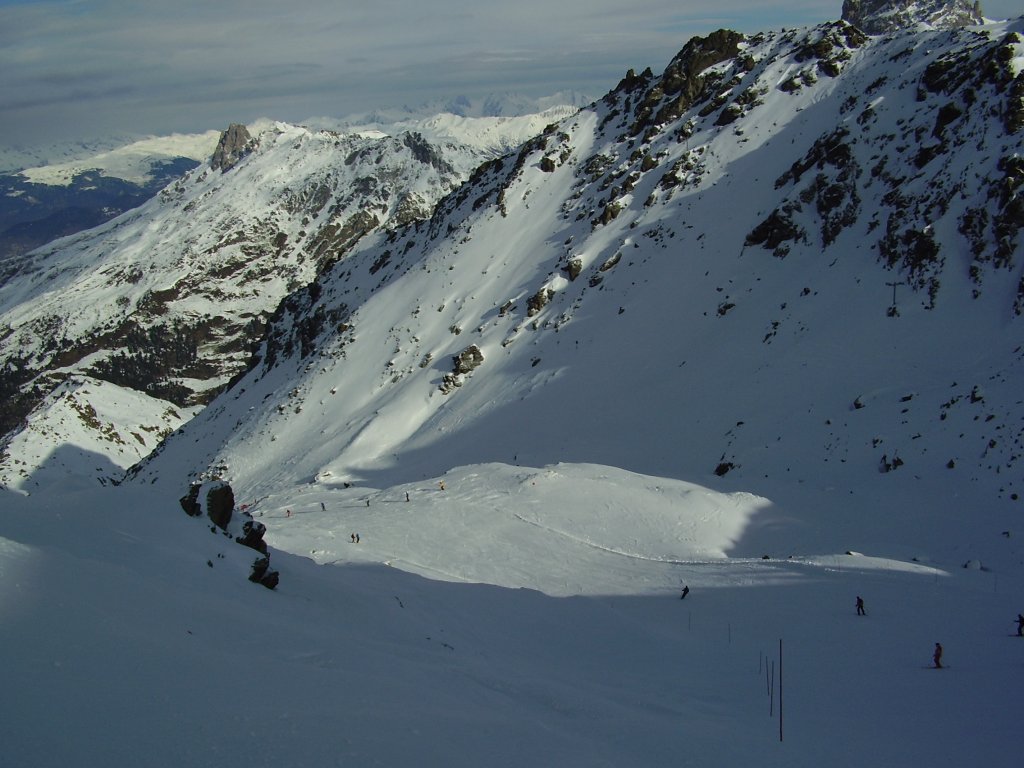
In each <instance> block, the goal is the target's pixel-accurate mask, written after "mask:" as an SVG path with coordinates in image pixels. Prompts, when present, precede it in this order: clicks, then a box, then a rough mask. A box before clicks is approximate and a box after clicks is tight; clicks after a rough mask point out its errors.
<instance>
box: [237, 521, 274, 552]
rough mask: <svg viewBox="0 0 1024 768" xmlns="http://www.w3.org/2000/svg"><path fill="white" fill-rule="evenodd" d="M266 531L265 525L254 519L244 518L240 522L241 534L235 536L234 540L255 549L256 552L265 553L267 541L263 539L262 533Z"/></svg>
mask: <svg viewBox="0 0 1024 768" xmlns="http://www.w3.org/2000/svg"><path fill="white" fill-rule="evenodd" d="M266 532H267V526H265V525H264V524H263V523H259V522H257V521H255V520H246V521H245V522H244V523H242V535H241V536H236V537H235V541H237V542H238V543H239V544H241V545H242V546H243V547H249V549H255V550H256V551H257V552H262V553H263V554H264V555H265V554H267V542H265V541H264V540H263V534H265V533H266Z"/></svg>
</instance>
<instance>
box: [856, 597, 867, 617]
mask: <svg viewBox="0 0 1024 768" xmlns="http://www.w3.org/2000/svg"><path fill="white" fill-rule="evenodd" d="M857 615H858V616H867V615H868V614H867V612H866V611H865V610H864V598H863V597H861V596H860V595H857Z"/></svg>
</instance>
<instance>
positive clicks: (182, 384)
mask: <svg viewBox="0 0 1024 768" xmlns="http://www.w3.org/2000/svg"><path fill="white" fill-rule="evenodd" d="M566 113H567V110H566V109H557V108H556V109H554V110H553V111H551V112H549V113H541V114H536V115H529V116H523V117H518V118H482V119H479V120H476V121H475V120H473V119H470V118H451V119H449V118H444V119H442V118H435V119H433V120H430V121H424V128H425V130H427V131H429V132H430V133H431V135H432V136H435V137H436V138H435V139H434V140H433V143H431V142H430V141H427V140H426V139H425V138H424V136H423V134H422V133H420V132H417V131H410V130H408V128H407V126H405V125H403V126H400V127H398V128H396V129H395V131H394V135H388V134H385V133H382V132H380V131H373V132H360V133H348V134H340V133H337V132H333V131H326V130H312V129H309V128H305V127H299V126H290V125H285V124H276V123H275V124H267V125H262V126H254V128H257V127H262V128H263V130H262V131H261V132H259V133H257V135H256V136H255V137H254V136H252V135H251V134H250V133H249V131H248V129H246V128H244V127H242V126H236V127H233V128H232V129H231V130H229V131H226V132H224V134H223V136H222V137H221V141H220V144H219V145H218V146H217V147H216V148H215V150H214V151H213V154H212V157H211V158H210V160H209V162H206V163H204V164H203V166H202V167H200V168H197V169H195V170H194V171H193V172H191V173H189V174H186V175H185V176H183V177H182V178H180V179H179V180H177V181H176V182H174V183H173V184H171V185H169V186H167V187H166V188H165V189H164V190H163V191H162V192H161V193H160V194H159V195H158V196H157V197H156V198H154V199H152V200H150V201H149V202H148V203H146V204H145V205H143V206H141V207H139V208H137V209H135V210H132V211H130V212H128V213H126V214H124V215H122V216H120V217H118V218H116V219H114V220H112V221H110V222H109V223H107V224H105V225H103V226H101V227H98V228H95V229H91V230H88V231H86V232H82V233H79V234H76V235H73V236H70V237H67V238H64V239H61V240H58V241H56V242H55V243H52V244H50V245H48V246H45V247H43V248H40V249H38V250H36V251H34V252H32V253H31V254H28V255H25V256H22V257H12V258H7V259H4V260H3V261H0V324H2V325H0V327H2V328H3V333H2V336H3V338H2V340H0V359H2V360H3V362H4V367H3V368H2V370H0V391H3V392H4V394H5V399H4V404H3V406H2V407H0V413H2V416H3V419H2V427H3V430H4V431H5V432H6V431H9V430H11V429H15V428H18V429H24V426H25V424H26V423H27V424H31V423H33V422H34V421H36V420H37V419H40V418H44V417H43V413H44V412H46V411H48V410H50V409H51V408H52V403H51V402H49V401H48V400H47V398H48V396H49V394H50V393H51V392H53V391H57V392H65V391H66V390H64V389H60V388H59V385H60V383H61V382H63V381H64V380H65V379H66V378H67V377H69V376H77V375H84V376H87V377H89V378H98V379H101V380H104V381H106V382H108V383H109V384H114V385H118V386H122V387H128V388H131V389H134V390H136V391H137V392H140V393H144V394H145V395H147V396H149V397H151V398H156V399H157V402H155V403H153V407H152V412H153V413H155V414H164V413H167V412H175V413H184V412H191V409H192V408H193V407H194V406H196V405H199V404H202V403H205V402H207V401H208V400H209V399H210V398H211V397H212V396H213V395H214V394H216V393H217V392H218V391H219V390H220V389H222V388H223V387H224V385H226V383H227V382H228V381H229V380H230V379H231V378H232V377H233V376H235V375H237V374H239V373H241V372H242V371H244V370H245V369H246V367H247V366H248V364H249V360H250V355H251V351H252V349H251V348H252V345H253V343H254V342H255V341H257V340H258V339H259V338H260V336H261V334H262V332H263V326H264V324H265V322H266V320H267V318H269V317H270V315H271V314H272V313H273V312H274V311H275V309H276V308H277V305H278V304H279V302H280V301H281V299H282V298H283V297H284V296H285V295H287V294H288V293H290V292H292V291H295V290H297V289H299V288H301V287H303V286H305V285H307V284H308V283H310V282H311V281H312V280H313V279H314V277H315V276H316V275H317V274H319V273H320V272H322V271H323V270H324V269H325V268H326V266H327V265H329V264H330V263H332V262H334V261H336V260H339V259H341V258H342V257H343V256H344V255H345V253H346V252H347V250H348V249H349V248H350V247H352V245H353V244H355V243H356V242H358V241H359V239H360V238H361V237H363V235H365V234H366V233H367V232H371V231H374V230H376V229H378V228H394V227H399V226H402V225H403V224H406V223H408V222H409V221H412V220H414V219H420V218H425V217H429V215H430V213H431V210H432V208H433V206H434V204H435V203H436V202H437V201H438V200H439V199H440V198H441V197H443V196H444V195H445V194H447V193H449V192H451V191H452V190H453V189H455V188H456V187H457V186H458V185H459V184H460V183H461V182H462V181H463V180H464V179H466V178H467V177H468V175H469V173H470V172H471V170H472V169H473V168H474V167H475V166H476V165H478V164H479V163H480V162H481V161H482V160H483V159H486V158H489V157H491V156H492V155H493V154H494V153H495V152H497V151H500V150H501V149H504V148H506V147H507V145H508V143H509V142H511V141H514V142H516V143H518V142H519V141H521V140H522V139H523V138H525V137H528V136H533V135H536V134H537V133H538V132H539V131H540V130H541V129H542V128H543V126H544V125H546V124H547V123H550V122H551V121H553V120H555V119H557V118H558V117H561V116H564V115H565V114H566ZM453 136H455V137H462V138H464V139H465V140H466V141H472V144H469V143H466V142H465V141H463V140H460V139H459V138H451V137H453ZM55 388H57V389H55ZM36 408H42V409H43V410H42V411H39V412H38V413H37V414H36V415H35V416H32V415H30V414H31V413H32V412H33V409H36ZM26 418H27V422H26ZM47 423H50V422H49V421H48V420H47ZM133 424H134V422H133V421H130V423H126V424H118V423H117V421H116V419H115V420H114V421H113V422H109V423H108V422H104V424H103V428H102V431H101V435H93V436H91V437H87V438H83V440H84V441H85V442H84V443H83V442H82V440H79V439H78V438H77V437H76V436H75V434H74V433H66V432H63V431H60V430H58V431H54V430H53V429H52V426H53V425H52V423H51V424H50V428H47V429H46V430H45V433H46V434H48V435H50V436H51V437H50V438H49V441H48V442H52V443H55V444H60V443H62V442H72V443H74V444H76V445H82V446H85V445H90V446H91V445H92V443H93V442H94V441H95V440H97V439H103V438H104V437H112V436H117V439H114V440H113V443H112V445H111V450H112V451H113V453H114V454H116V455H117V456H118V457H119V458H123V455H122V454H121V452H120V449H119V448H117V447H116V446H117V445H119V444H120V443H119V441H123V440H127V434H128V433H129V432H130V431H132V430H134V429H135V427H134V426H133ZM151 426H152V427H153V431H154V432H157V431H160V430H163V429H164V428H165V427H166V426H167V425H166V424H165V422H164V421H163V419H162V417H161V418H160V419H157V420H156V422H154V423H153V424H152V425H151ZM32 431H34V432H38V431H39V430H32ZM6 443H7V445H6V448H5V451H4V452H3V453H2V456H3V458H2V461H0V466H2V467H3V469H2V470H0V474H2V476H3V482H5V483H7V484H11V483H15V484H16V483H19V482H21V481H22V480H23V479H24V478H26V477H27V476H28V475H29V474H31V473H32V472H33V471H34V470H35V469H36V464H34V463H33V462H32V461H30V460H28V458H27V456H25V455H15V454H14V453H12V451H15V449H16V448H17V447H18V446H19V445H23V444H24V443H23V441H20V440H15V439H13V438H8V440H7V441H6ZM16 453H17V451H16ZM29 454H31V455H33V456H37V457H38V456H45V452H44V451H41V450H39V449H36V450H30V451H29ZM110 458H113V456H112V457H110ZM135 458H137V457H135ZM133 461H134V459H133ZM130 463H132V462H128V464H130ZM128 464H124V463H122V462H121V461H115V462H114V465H115V466H116V467H117V468H118V469H117V471H121V470H123V469H124V468H126V467H127V466H128ZM14 467H17V469H14ZM103 476H104V477H105V476H106V474H104V475H103Z"/></svg>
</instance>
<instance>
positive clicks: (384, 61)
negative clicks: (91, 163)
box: [0, 0, 989, 144]
mask: <svg viewBox="0 0 1024 768" xmlns="http://www.w3.org/2000/svg"><path fill="white" fill-rule="evenodd" d="M987 5H989V4H988V3H987V4H986V6H987ZM840 10H841V3H840V0H825V1H819V2H777V3H772V4H769V5H764V4H755V3H752V2H750V0H691V2H681V0H634V2H631V3H622V2H621V0H559V2H551V0H519V1H518V2H516V3H500V4H494V5H493V6H492V5H490V4H486V3H480V2H479V0H430V2H422V0H373V2H365V1H358V2H357V1H356V0H345V1H343V2H340V3H339V2H338V1H337V0H290V2H287V3H282V2H280V1H279V0H244V1H243V0H220V2H217V3H210V2H209V1H208V0H176V1H175V2H167V0H160V1H159V2H157V1H156V0H31V1H28V0H0V71H2V72H3V73H4V76H3V78H0V114H3V120H4V123H3V127H2V129H0V130H2V134H0V143H3V144H17V143H23V144H24V143H31V142H33V141H38V140H50V139H57V138H72V137H76V136H85V135H90V134H96V133H103V132H108V131H131V132H140V133H150V132H151V133H168V132H171V131H193V130H194V131H198V130H206V129H209V128H217V127H221V126H225V125H227V124H228V123H229V122H231V121H248V120H252V119H255V118H256V117H260V116H268V117H274V118H278V119H283V120H301V119H303V118H304V117H307V116H309V115H313V114H334V115H338V116H341V115H345V114H350V113H352V112H359V111H364V110H367V109H372V108H375V107H380V106H391V105H400V104H417V103H421V102H423V101H426V100H428V99H431V98H441V97H447V98H450V97H454V96H456V95H459V94H465V95H470V96H481V95H485V94H487V93H500V92H508V91H519V92H523V93H525V94H526V95H532V96H542V95H547V94H550V93H553V92H555V91H559V90H570V89H573V90H577V91H584V92H587V93H590V94H592V95H594V96H599V95H601V94H603V93H604V92H605V91H606V90H607V89H608V88H610V87H612V86H613V85H614V84H615V82H617V80H618V79H619V78H620V77H621V76H622V74H623V73H624V72H625V71H626V70H627V69H629V68H631V67H632V68H635V69H642V68H644V67H647V66H650V67H651V68H652V69H655V70H659V69H661V68H663V67H664V66H665V65H666V64H667V63H668V61H669V59H670V58H671V57H672V55H674V54H675V53H676V52H677V51H678V50H679V49H680V48H681V47H682V46H683V44H684V43H685V42H686V40H687V39H689V37H691V36H692V35H694V34H706V33H707V32H709V31H711V30H713V29H717V28H719V27H730V28H733V29H738V30H740V31H746V32H754V31H758V30H761V29H766V28H771V27H780V26H794V25H798V24H811V23H816V22H820V21H825V20H828V19H830V18H836V17H838V16H839V15H840Z"/></svg>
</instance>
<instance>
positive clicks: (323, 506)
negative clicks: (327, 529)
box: [320, 501, 327, 512]
mask: <svg viewBox="0 0 1024 768" xmlns="http://www.w3.org/2000/svg"><path fill="white" fill-rule="evenodd" d="M320 509H321V511H323V512H326V511H327V505H326V504H324V503H323V502H322V501H321V502H320Z"/></svg>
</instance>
